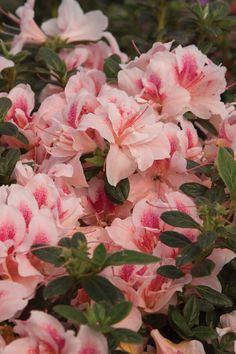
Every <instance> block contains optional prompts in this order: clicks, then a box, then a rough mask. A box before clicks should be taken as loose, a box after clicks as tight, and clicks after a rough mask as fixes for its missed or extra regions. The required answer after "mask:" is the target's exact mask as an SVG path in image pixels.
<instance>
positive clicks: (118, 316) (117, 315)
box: [109, 301, 132, 325]
mask: <svg viewBox="0 0 236 354" xmlns="http://www.w3.org/2000/svg"><path fill="white" fill-rule="evenodd" d="M131 309H132V302H128V301H124V302H121V303H120V304H117V305H115V306H114V307H113V308H112V311H111V314H110V319H109V325H113V324H115V323H118V322H120V321H122V320H123V319H124V318H125V317H127V316H128V314H129V313H130V311H131Z"/></svg>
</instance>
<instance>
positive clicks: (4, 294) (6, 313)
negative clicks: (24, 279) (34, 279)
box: [0, 280, 28, 322]
mask: <svg viewBox="0 0 236 354" xmlns="http://www.w3.org/2000/svg"><path fill="white" fill-rule="evenodd" d="M0 301H1V309H0V321H1V322H2V321H5V320H8V319H10V318H12V317H13V316H14V315H15V314H16V313H17V311H20V310H22V309H23V308H24V307H25V306H26V305H27V302H28V300H27V291H26V289H25V287H24V286H22V285H21V284H18V283H16V282H13V281H11V280H1V281H0Z"/></svg>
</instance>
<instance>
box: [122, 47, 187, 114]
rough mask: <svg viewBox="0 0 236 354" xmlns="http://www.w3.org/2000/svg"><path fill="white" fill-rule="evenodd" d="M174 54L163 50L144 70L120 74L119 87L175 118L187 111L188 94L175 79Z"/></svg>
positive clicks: (130, 69)
mask: <svg viewBox="0 0 236 354" xmlns="http://www.w3.org/2000/svg"><path fill="white" fill-rule="evenodd" d="M174 63H175V55H174V54H173V53H170V52H168V51H160V52H157V53H155V54H154V55H153V57H152V58H151V59H150V62H149V64H148V65H147V67H146V69H145V71H144V70H141V69H139V68H138V67H135V66H134V67H131V68H125V69H123V70H122V71H120V72H119V73H118V83H119V87H120V88H121V89H123V90H125V91H126V92H127V93H128V94H129V95H135V96H136V97H138V98H140V99H141V100H143V101H144V102H148V103H149V104H151V105H152V106H153V108H154V109H155V110H157V112H159V113H162V114H164V115H166V117H169V116H170V117H173V116H176V115H178V114H182V113H184V112H185V111H186V110H187V106H188V102H189V93H188V92H187V91H186V90H185V89H184V88H182V87H181V86H180V85H178V83H177V82H176V80H175V75H174V70H173V67H174Z"/></svg>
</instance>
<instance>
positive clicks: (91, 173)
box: [84, 167, 101, 181]
mask: <svg viewBox="0 0 236 354" xmlns="http://www.w3.org/2000/svg"><path fill="white" fill-rule="evenodd" d="M100 171H101V168H100V167H89V168H86V169H85V170H84V175H85V178H86V181H90V179H92V178H93V177H95V176H97V174H98V173H99V172H100Z"/></svg>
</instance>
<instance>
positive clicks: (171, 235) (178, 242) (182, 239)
mask: <svg viewBox="0 0 236 354" xmlns="http://www.w3.org/2000/svg"><path fill="white" fill-rule="evenodd" d="M160 240H161V242H162V243H164V244H165V245H167V246H169V247H174V248H176V247H177V248H183V247H185V246H187V245H189V244H190V243H191V241H190V240H189V239H188V238H187V237H186V236H184V235H182V234H180V233H179V232H176V231H164V232H162V233H161V234H160Z"/></svg>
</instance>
